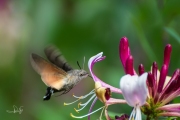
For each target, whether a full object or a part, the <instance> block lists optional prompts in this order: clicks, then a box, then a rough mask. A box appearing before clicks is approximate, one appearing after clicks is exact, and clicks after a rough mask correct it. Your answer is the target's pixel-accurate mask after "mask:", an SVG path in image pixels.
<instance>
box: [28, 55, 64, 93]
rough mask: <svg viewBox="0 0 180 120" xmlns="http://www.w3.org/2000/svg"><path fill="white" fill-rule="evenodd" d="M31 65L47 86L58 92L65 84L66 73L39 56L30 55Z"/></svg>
mask: <svg viewBox="0 0 180 120" xmlns="http://www.w3.org/2000/svg"><path fill="white" fill-rule="evenodd" d="M30 61H31V65H32V67H33V68H34V70H35V71H36V72H37V73H38V74H39V75H41V79H42V81H43V82H44V83H45V84H46V85H47V86H48V87H52V88H55V89H57V90H60V89H61V88H62V87H63V85H64V84H65V82H66V79H67V78H66V75H67V73H66V72H65V71H64V70H62V69H61V68H58V67H57V66H55V65H54V64H51V63H49V62H48V61H46V60H45V59H43V58H42V57H40V56H39V55H36V54H34V53H32V54H31V58H30Z"/></svg>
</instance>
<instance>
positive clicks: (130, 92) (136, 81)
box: [120, 73, 147, 107]
mask: <svg viewBox="0 0 180 120" xmlns="http://www.w3.org/2000/svg"><path fill="white" fill-rule="evenodd" d="M146 79H147V73H144V74H143V75H141V76H140V77H138V76H137V75H133V76H131V75H125V76H123V77H122V78H121V80H120V88H121V90H122V93H123V96H124V98H125V100H126V101H127V103H128V104H129V105H130V106H132V107H135V106H137V105H139V106H142V105H143V104H144V103H145V101H146V97H147V86H146Z"/></svg>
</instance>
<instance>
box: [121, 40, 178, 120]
mask: <svg viewBox="0 0 180 120" xmlns="http://www.w3.org/2000/svg"><path fill="white" fill-rule="evenodd" d="M171 51H172V47H171V45H170V44H168V45H166V47H165V50H164V60H163V65H162V67H161V69H160V71H159V70H158V65H157V63H156V62H153V65H152V67H151V70H150V71H149V72H148V77H147V86H148V97H147V100H146V102H147V104H146V105H144V106H142V107H141V110H142V112H143V113H144V114H145V115H147V119H157V118H158V117H159V116H175V117H180V109H179V108H180V104H173V103H170V104H168V103H169V102H170V101H172V100H173V99H174V98H176V97H178V96H179V95H180V70H179V69H177V70H175V72H174V73H173V75H172V76H167V74H168V68H169V63H170V56H171ZM119 55H120V60H121V62H122V65H123V68H124V71H125V73H126V74H130V75H137V73H136V71H135V70H134V67H133V57H132V55H131V53H130V48H129V44H128V39H127V38H126V37H123V38H122V39H121V40H120V44H119ZM144 72H145V70H144V67H143V65H142V64H140V65H139V75H141V74H143V73H144Z"/></svg>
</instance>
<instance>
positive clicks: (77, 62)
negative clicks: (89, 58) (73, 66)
mask: <svg viewBox="0 0 180 120" xmlns="http://www.w3.org/2000/svg"><path fill="white" fill-rule="evenodd" d="M77 64H78V66H79V68H80V69H81V66H80V65H79V62H78V61H77Z"/></svg>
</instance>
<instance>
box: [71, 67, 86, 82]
mask: <svg viewBox="0 0 180 120" xmlns="http://www.w3.org/2000/svg"><path fill="white" fill-rule="evenodd" d="M73 74H74V75H75V76H78V78H79V79H80V80H82V79H84V78H86V77H87V76H88V75H89V74H88V72H86V71H85V70H83V69H81V70H74V72H73Z"/></svg>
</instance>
